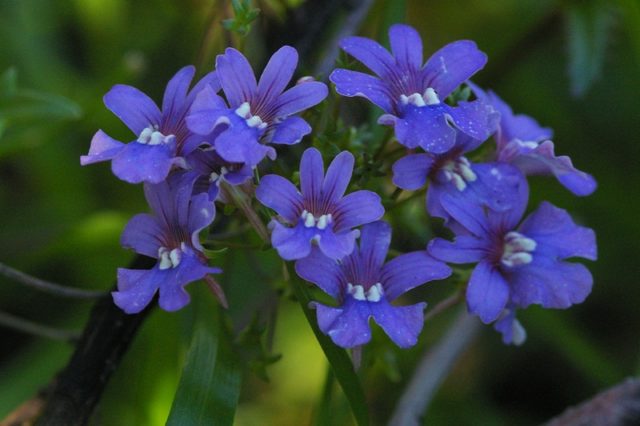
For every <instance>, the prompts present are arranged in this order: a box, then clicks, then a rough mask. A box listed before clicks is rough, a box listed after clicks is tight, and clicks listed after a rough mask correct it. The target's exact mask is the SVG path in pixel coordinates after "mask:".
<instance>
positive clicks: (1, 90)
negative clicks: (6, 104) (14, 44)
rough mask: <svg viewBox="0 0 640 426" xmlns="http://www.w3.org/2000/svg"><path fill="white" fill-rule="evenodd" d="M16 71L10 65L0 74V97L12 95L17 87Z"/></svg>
mask: <svg viewBox="0 0 640 426" xmlns="http://www.w3.org/2000/svg"><path fill="white" fill-rule="evenodd" d="M17 85H18V73H17V71H16V69H15V68H13V67H11V68H9V69H7V70H6V71H5V72H3V73H2V75H0V99H2V98H5V97H9V96H12V95H13V94H14V93H15V91H16V89H17V88H18V86H17Z"/></svg>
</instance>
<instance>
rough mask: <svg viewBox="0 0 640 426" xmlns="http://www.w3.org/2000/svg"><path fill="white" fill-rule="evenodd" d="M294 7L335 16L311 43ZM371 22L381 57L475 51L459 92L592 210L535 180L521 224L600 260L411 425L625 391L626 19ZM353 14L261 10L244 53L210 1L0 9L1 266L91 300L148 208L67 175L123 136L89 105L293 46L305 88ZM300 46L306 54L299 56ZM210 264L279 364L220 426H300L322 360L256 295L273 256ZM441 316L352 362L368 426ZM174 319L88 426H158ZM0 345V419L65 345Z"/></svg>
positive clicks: (176, 368)
mask: <svg viewBox="0 0 640 426" xmlns="http://www.w3.org/2000/svg"><path fill="white" fill-rule="evenodd" d="M301 3H315V4H316V5H317V6H318V7H319V8H320V9H322V10H325V11H327V10H329V11H331V10H333V11H335V16H331V17H330V18H331V19H330V20H329V22H330V23H331V25H325V26H323V27H321V28H317V26H318V25H317V22H315V20H316V18H317V19H320V17H319V15H318V16H315V15H311V16H309V15H307V16H304V15H302V14H301V13H300V11H299V9H296V8H297V7H299V5H300V4H301ZM370 3H371V5H370V8H369V9H368V11H367V14H366V17H365V19H364V21H363V23H362V25H361V26H360V29H359V31H358V32H359V33H360V34H362V35H366V36H369V37H373V38H376V39H378V40H379V41H380V42H383V43H386V41H387V38H386V29H387V27H388V26H389V25H390V24H392V23H395V22H406V23H409V24H411V25H413V26H415V27H416V28H417V29H418V30H419V31H420V32H421V34H422V36H423V40H424V44H425V53H426V54H427V55H428V54H429V53H430V52H433V51H435V50H436V49H438V48H439V47H441V46H442V45H444V44H446V43H448V42H451V41H454V40H457V39H461V38H469V39H473V40H475V41H476V42H477V43H478V45H479V47H480V48H481V49H482V50H483V51H485V52H486V53H487V54H488V55H489V63H488V65H487V67H486V68H485V69H484V70H483V71H482V72H480V73H479V74H478V75H477V76H476V78H474V80H475V81H476V82H477V83H479V84H481V85H483V86H486V87H491V88H493V89H494V90H495V91H497V92H498V93H499V94H500V96H501V97H502V98H503V99H505V100H506V101H507V102H508V103H510V104H511V105H512V106H513V108H514V110H515V111H516V112H521V113H527V114H529V115H531V116H533V117H535V118H536V119H537V120H538V121H539V122H540V123H542V124H543V125H546V126H549V127H552V128H553V129H554V130H555V138H554V140H555V143H556V150H557V152H558V153H560V154H568V155H571V157H572V159H573V161H574V164H575V165H576V166H577V167H578V168H580V169H582V170H585V171H588V172H590V173H592V174H593V175H594V176H595V177H596V179H597V180H598V183H599V188H598V190H597V191H596V192H595V194H594V195H592V196H590V197H587V198H575V197H573V196H571V195H570V194H569V193H568V192H567V191H566V190H564V189H563V188H562V187H560V185H558V184H557V182H556V181H555V180H552V179H544V178H535V179H533V181H532V207H535V206H536V205H537V203H538V202H539V201H540V200H542V199H548V200H550V201H551V202H553V203H554V204H556V205H558V206H560V207H563V208H567V209H569V210H570V211H571V212H572V214H573V215H574V217H575V218H576V220H577V221H579V222H581V223H583V224H586V225H588V226H590V227H592V228H594V229H595V230H596V232H597V236H598V245H599V256H600V258H599V260H598V261H597V262H595V263H591V264H590V265H589V267H590V269H591V271H592V272H593V274H594V278H595V285H594V289H593V293H592V294H591V296H590V297H589V298H588V299H587V301H586V302H585V303H584V304H582V305H579V306H576V307H574V308H572V309H571V310H568V311H558V312H544V311H542V310H540V309H529V310H527V311H525V312H523V313H522V314H521V318H520V319H521V322H522V323H523V324H524V326H525V328H526V329H527V331H528V340H527V342H526V343H525V345H524V346H522V347H519V348H514V347H507V346H504V345H503V344H502V343H501V340H500V336H499V335H498V334H497V333H495V332H493V331H492V330H491V329H490V328H489V327H487V328H486V330H484V331H483V333H482V334H481V336H480V337H479V338H478V339H477V340H476V341H475V342H474V344H473V345H472V346H471V348H470V349H469V350H468V351H467V353H466V354H465V355H464V356H463V357H462V359H461V360H460V362H459V363H458V364H457V366H456V368H455V369H454V371H453V373H452V374H451V376H450V377H449V378H448V379H447V381H446V382H445V384H444V386H443V388H442V389H441V392H440V393H439V394H438V396H437V398H436V400H435V401H434V402H433V404H432V406H431V408H430V411H429V424H435V425H437V424H443V425H444V424H474V425H485V424H486V425H500V424H523V425H527V424H536V423H539V422H541V421H544V420H546V419H548V418H550V417H552V416H554V415H556V414H558V413H560V412H561V411H562V410H563V409H564V408H565V407H567V406H568V405H572V404H575V403H578V402H580V401H581V400H583V399H585V398H587V397H589V396H591V395H593V394H594V393H596V392H598V391H599V390H601V389H602V388H604V387H608V386H611V385H613V384H615V383H617V382H619V381H620V380H621V379H623V378H624V377H626V376H630V375H636V374H638V373H640V315H638V313H637V312H638V310H637V305H638V303H639V302H640V285H639V283H638V277H639V276H640V262H639V261H638V260H637V259H636V258H635V256H636V255H638V254H639V253H640V221H639V220H638V218H639V217H640V161H639V158H640V139H639V137H638V135H639V134H640V108H639V107H640V101H639V95H640V83H639V80H638V76H639V75H640V73H639V71H640V3H639V2H637V1H635V0H619V1H552V0H526V1H522V0H517V1H516V0H498V1H493V0H467V1H463V0H458V1H456V0H433V1H423V0H404V1H402V0H377V1H372V2H370ZM358 4H359V2H358V1H355V0H354V1H350V2H339V1H327V2H317V1H316V2H312V1H311V0H308V1H307V2H304V1H284V0H262V1H257V2H254V6H256V7H258V8H260V9H261V13H260V15H259V17H258V18H257V20H256V21H255V23H254V25H253V28H252V30H251V32H250V33H249V35H248V36H247V37H246V38H244V39H242V38H241V37H240V36H238V35H237V34H230V33H228V32H225V31H224V30H223V29H222V26H221V24H220V21H221V20H222V19H228V18H230V17H231V16H232V11H231V8H230V5H229V2H226V1H223V0H220V1H215V0H214V1H211V0H209V1H206V0H183V1H162V0H146V1H142V0H129V1H127V0H55V1H53V0H0V73H4V74H3V77H2V80H0V182H1V183H0V223H2V225H0V261H1V262H4V263H7V264H9V265H12V266H14V267H17V268H18V269H21V270H23V271H27V272H29V273H30V274H32V275H35V276H39V277H42V278H46V279H49V280H52V281H55V282H59V283H64V284H66V285H69V286H76V287H82V288H91V289H105V290H106V289H109V288H110V287H111V285H112V283H113V281H114V278H115V270H116V268H117V267H119V266H124V265H126V264H127V263H128V262H129V261H130V259H131V258H132V254H131V253H128V252H126V251H124V250H122V249H121V248H120V246H119V243H118V239H119V235H120V232H121V230H122V228H123V226H124V224H125V223H126V222H127V220H128V218H130V217H131V216H132V215H133V214H135V213H138V212H141V211H146V205H145V202H144V199H143V196H142V189H141V187H139V186H133V185H128V184H126V183H123V182H121V181H119V180H117V179H115V178H114V177H113V176H112V175H111V173H110V169H109V167H108V165H106V164H101V165H97V166H92V167H87V168H81V167H80V165H79V156H80V155H82V154H85V153H86V152H87V150H88V148H89V141H90V140H91V137H92V135H93V134H94V133H95V131H96V130H97V129H99V128H100V129H104V130H105V131H106V132H107V133H109V134H111V135H113V136H114V137H115V138H117V139H121V140H128V138H130V135H129V133H128V132H129V131H128V130H127V129H126V128H125V127H124V126H123V125H122V124H121V123H120V122H119V120H118V119H117V118H116V117H114V116H113V115H112V114H111V113H110V112H109V111H108V110H107V109H106V108H105V107H104V106H103V104H102V96H103V94H104V93H106V92H107V90H109V88H110V87H111V86H112V85H113V84H115V83H126V84H131V85H133V86H136V87H138V88H140V89H141V90H143V91H144V92H146V93H148V94H150V95H151V96H152V97H153V98H154V99H156V100H159V99H160V97H161V96H162V92H163V90H164V86H165V84H166V81H167V80H168V79H169V78H170V77H171V76H172V75H173V73H175V71H176V70H177V69H178V68H180V67H182V66H183V65H186V64H192V63H195V64H197V65H198V66H199V70H198V71H199V73H200V74H201V75H202V74H203V73H205V72H206V71H208V70H209V69H210V68H211V67H212V65H213V59H214V57H215V55H216V54H217V53H220V52H221V51H222V49H223V48H224V47H225V46H226V45H227V44H228V43H230V42H232V43H234V44H236V46H238V45H244V50H245V52H246V54H247V55H248V56H249V57H250V58H251V60H252V62H253V63H254V64H256V65H259V64H263V63H264V60H265V58H266V57H268V54H270V53H271V52H273V51H274V50H275V49H276V48H277V47H279V45H281V44H282V43H285V42H287V43H293V44H294V46H295V45H296V43H299V44H300V45H299V46H298V47H300V49H301V53H302V55H303V57H304V58H306V62H304V63H303V64H302V65H301V66H302V70H303V71H304V72H306V73H311V72H313V70H314V69H317V66H318V64H319V60H320V59H321V58H322V57H323V56H324V55H325V54H326V49H327V45H328V44H330V40H332V37H334V35H335V34H336V31H338V30H339V29H340V28H341V26H342V25H343V24H344V22H347V21H348V19H347V18H348V16H349V13H350V11H352V10H353V8H354V7H356V6H357V5H358ZM336 5H337V6H336ZM304 6H308V4H305V5H303V7H304ZM312 18H313V19H312ZM305 19H306V21H305ZM305 28H307V29H308V31H309V34H311V33H313V32H314V31H315V33H313V35H314V37H315V39H313V40H311V39H310V37H311V36H309V37H307V38H305V37H304V33H301V32H300V31H304V29H305ZM310 40H311V41H310ZM302 74H303V73H301V75H302ZM319 77H326V76H319ZM344 104H345V105H346V106H347V107H353V108H356V107H357V108H362V107H363V106H364V105H365V104H364V103H360V102H359V101H357V100H348V101H345V102H344ZM305 143H308V141H305ZM294 164H295V163H294ZM422 203H423V198H417V199H416V200H415V203H408V205H406V206H405V207H404V208H403V209H402V212H399V213H397V217H396V220H395V221H394V226H395V228H394V229H395V231H394V232H395V234H396V237H395V238H394V244H395V247H396V248H398V249H400V250H409V249H418V248H420V247H424V245H425V244H426V241H427V237H428V236H429V235H430V234H429V232H428V230H427V218H426V216H425V215H424V213H422V212H421V209H423V204H422ZM404 219H406V220H404ZM399 242H400V244H399ZM217 264H219V265H220V266H222V267H223V269H224V270H225V274H224V275H222V276H221V278H220V281H221V283H222V285H223V286H224V287H225V289H226V291H227V293H228V295H229V299H230V303H231V310H230V316H231V318H232V321H233V326H234V329H235V330H239V329H240V328H242V327H243V326H246V324H248V323H249V322H250V321H251V320H252V318H253V313H254V312H259V314H258V318H262V319H264V318H269V319H273V318H274V316H275V313H274V311H275V307H276V306H277V308H278V313H277V322H276V324H277V327H276V330H275V334H274V343H273V349H272V350H273V353H275V354H281V355H282V358H281V359H280V360H279V361H277V362H275V363H274V364H272V365H271V366H268V367H267V374H268V377H269V381H265V380H264V379H261V378H260V377H258V375H257V374H255V373H254V372H251V371H249V369H247V371H246V372H245V373H244V381H243V387H242V393H241V396H240V404H239V406H238V409H237V413H236V424H238V425H261V424H278V425H298V424H307V423H313V421H314V420H313V419H314V418H315V417H314V416H315V410H316V407H317V406H318V404H319V401H320V398H321V393H322V391H323V386H324V381H325V376H326V371H327V363H326V361H325V358H324V355H323V354H322V352H321V350H320V347H319V346H318V344H317V342H316V340H315V338H314V336H313V333H312V332H311V330H310V329H309V326H308V324H307V323H306V320H305V319H304V317H303V315H302V311H301V310H300V307H299V305H298V304H297V303H296V302H294V301H292V300H291V298H290V297H287V296H286V294H285V297H278V296H277V293H278V291H277V290H278V288H277V286H276V288H275V290H274V287H273V286H269V284H268V283H269V281H274V280H276V281H277V278H276V279H274V277H277V276H278V275H279V267H280V266H279V264H278V262H277V261H276V259H275V258H274V256H273V253H270V252H269V253H264V252H259V251H253V252H251V251H250V252H248V253H247V254H244V255H242V256H241V255H238V254H237V252H233V253H232V255H229V254H227V255H221V256H220V258H219V261H218V263H217ZM247 265H249V266H251V267H247ZM196 285H199V284H194V286H196ZM0 286H1V287H0V303H1V307H0V309H1V310H2V311H3V312H8V313H11V314H13V315H17V316H20V317H22V318H25V319H29V320H32V321H36V322H39V323H41V324H46V325H49V326H55V327H61V328H69V329H78V330H79V329H81V328H82V325H83V324H84V322H85V321H86V318H87V315H88V312H89V309H90V306H91V303H90V302H88V301H74V300H67V299H60V298H56V297H53V296H47V295H43V294H41V293H38V292H35V291H33V290H30V289H26V288H24V287H21V286H20V285H18V284H16V283H14V282H11V281H9V280H7V279H5V278H1V277H0ZM192 292H193V289H192ZM448 292H449V291H448V290H447V287H446V285H443V284H441V283H435V284H433V285H428V286H425V287H424V289H422V290H420V292H419V293H417V295H418V296H421V297H426V298H427V299H426V300H428V301H429V302H430V304H431V305H432V306H433V305H434V304H435V303H436V302H437V300H439V299H441V298H443V297H446V295H447V294H448ZM285 293H286V292H285ZM451 314H452V313H448V314H447V315H443V316H441V317H438V318H437V319H436V320H434V321H433V322H432V323H428V324H427V325H426V326H425V330H424V333H423V335H422V337H421V340H420V343H419V344H418V346H417V347H415V348H413V349H411V350H409V351H401V350H399V349H397V348H394V347H392V345H390V344H389V343H388V342H387V341H386V340H385V338H383V337H382V338H379V337H381V336H376V339H375V341H374V344H373V345H372V346H373V347H374V348H375V350H374V351H373V352H372V353H373V354H375V357H374V358H373V359H368V360H367V359H366V358H365V365H364V368H363V372H362V374H361V376H362V377H363V386H364V387H365V391H366V393H367V397H368V401H369V405H370V408H371V413H372V417H373V419H374V423H375V424H383V423H384V422H385V421H386V419H387V417H388V416H389V415H390V413H391V410H392V408H393V406H394V403H395V401H396V399H397V398H398V396H399V395H400V392H401V390H402V389H403V387H404V385H405V383H406V381H407V380H408V378H409V377H410V374H411V371H412V368H413V365H414V363H415V362H416V360H417V358H418V357H419V356H420V355H421V353H422V352H423V351H424V350H425V348H427V347H429V345H431V344H433V343H435V342H436V340H437V338H438V336H440V335H441V334H442V333H443V332H444V330H445V329H446V326H447V324H448V323H449V321H450V320H451V318H452V316H451ZM188 315H189V313H188V310H187V312H186V313H180V314H167V313H164V312H160V311H155V312H153V313H152V315H151V317H150V318H149V319H148V320H147V322H146V323H145V324H144V326H143V328H142V330H141V331H140V333H139V335H138V336H137V338H136V340H135V341H134V343H133V345H132V347H131V349H130V352H129V353H128V354H127V355H126V357H125V359H124V361H123V364H122V366H121V367H120V368H119V369H118V371H117V372H116V374H115V376H114V378H113V380H112V382H111V383H110V384H109V386H108V388H107V390H106V393H105V395H104V397H103V399H102V402H101V403H100V405H99V406H98V408H97V410H96V412H95V416H94V419H93V422H94V423H95V424H99V425H100V424H105V425H111V424H118V425H134V424H135V425H147V424H148V425H156V424H163V423H164V422H165V420H166V418H167V414H168V412H169V409H170V407H171V402H172V400H173V397H174V394H175V389H176V386H177V383H178V380H179V377H180V371H181V366H182V362H183V360H184V356H185V348H186V346H187V344H188V339H187V338H186V337H184V335H185V333H183V330H184V328H185V322H188V319H186V317H188ZM0 330H2V337H3V338H2V340H1V341H0V347H1V351H0V418H3V417H4V416H5V415H7V414H8V413H9V412H11V411H12V410H13V409H15V408H16V407H17V406H18V405H19V404H21V403H22V402H24V401H25V400H27V399H29V398H30V397H32V396H33V395H34V394H35V393H36V392H37V391H38V390H39V389H41V388H42V387H43V386H45V385H46V384H47V383H48V382H49V381H50V380H51V379H52V377H53V375H54V374H55V372H56V371H58V370H59V369H60V368H62V367H63V366H64V365H65V363H66V361H67V359H68V357H69V355H70V354H71V351H72V346H71V345H69V344H66V343H63V342H56V341H49V340H45V339H42V338H35V337H31V336H28V335H25V334H21V333H19V332H16V331H14V330H11V329H9V328H4V327H0ZM332 389H333V390H334V391H335V392H333V399H332V422H333V424H343V423H345V422H350V421H351V418H350V415H349V408H348V405H347V403H346V400H345V399H344V397H343V396H342V394H341V393H340V391H339V389H338V388H337V385H335V384H334V385H333V388H332Z"/></svg>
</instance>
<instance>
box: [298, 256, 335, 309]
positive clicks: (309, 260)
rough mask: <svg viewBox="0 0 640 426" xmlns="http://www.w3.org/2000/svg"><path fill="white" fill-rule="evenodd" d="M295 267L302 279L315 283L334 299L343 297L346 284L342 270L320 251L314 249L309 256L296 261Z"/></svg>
mask: <svg viewBox="0 0 640 426" xmlns="http://www.w3.org/2000/svg"><path fill="white" fill-rule="evenodd" d="M295 267H296V273H297V274H298V275H299V276H300V277H301V278H302V279H304V280H306V281H309V282H312V283H314V284H315V285H317V286H318V287H320V288H321V289H322V291H324V292H325V293H327V294H328V295H330V296H331V297H333V298H334V299H338V298H339V297H340V296H341V291H342V286H344V283H345V278H344V274H343V272H342V268H340V265H339V264H338V262H336V261H335V260H334V259H331V258H329V257H327V256H325V255H324V254H322V253H321V252H320V250H319V249H317V248H314V249H312V250H311V254H309V256H307V257H305V258H304V259H300V260H298V261H296V266H295Z"/></svg>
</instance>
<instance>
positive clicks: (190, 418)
mask: <svg viewBox="0 0 640 426" xmlns="http://www.w3.org/2000/svg"><path fill="white" fill-rule="evenodd" d="M197 293H199V294H197ZM195 295H197V296H199V297H194V301H193V303H192V307H191V308H192V309H193V310H194V321H193V323H194V332H193V336H192V339H191V344H190V345H189V349H188V351H187V357H186V361H185V364H184V368H183V370H182V377H181V378H180V383H179V384H178V389H177V391H176V396H175V399H174V401H173V405H172V406H171V412H170V413H169V418H168V420H167V425H186V424H206V425H232V424H233V417H234V415H235V409H236V405H237V403H238V397H239V395H240V382H241V369H240V365H239V364H238V363H237V362H236V361H235V357H234V356H233V352H232V346H231V341H230V339H229V337H228V335H227V334H226V332H225V330H224V325H223V323H222V320H221V314H220V312H219V307H218V306H216V305H215V304H214V302H213V297H212V296H211V295H210V294H205V293H203V292H194V296H195Z"/></svg>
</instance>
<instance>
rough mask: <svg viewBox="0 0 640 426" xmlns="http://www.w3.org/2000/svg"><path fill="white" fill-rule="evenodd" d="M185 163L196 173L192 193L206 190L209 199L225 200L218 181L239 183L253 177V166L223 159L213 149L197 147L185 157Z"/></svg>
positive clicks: (234, 184) (231, 183)
mask: <svg viewBox="0 0 640 426" xmlns="http://www.w3.org/2000/svg"><path fill="white" fill-rule="evenodd" d="M187 163H188V165H189V166H190V167H191V168H192V170H193V172H194V173H195V174H196V175H197V178H196V181H195V184H194V191H193V192H194V194H199V193H202V192H206V193H207V194H208V195H209V200H211V201H215V200H216V199H217V200H220V201H224V202H227V201H228V200H225V199H224V197H222V194H220V183H221V182H223V181H224V182H228V183H229V184H230V185H233V186H236V185H241V184H243V183H245V182H247V181H248V180H250V179H251V178H252V177H253V168H252V167H250V166H248V165H246V164H242V163H240V164H238V163H230V162H228V161H225V160H224V159H223V158H222V157H220V156H219V155H218V153H217V152H215V151H214V150H213V149H207V150H202V149H197V150H195V151H194V152H192V153H191V154H190V155H189V156H188V157H187Z"/></svg>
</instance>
